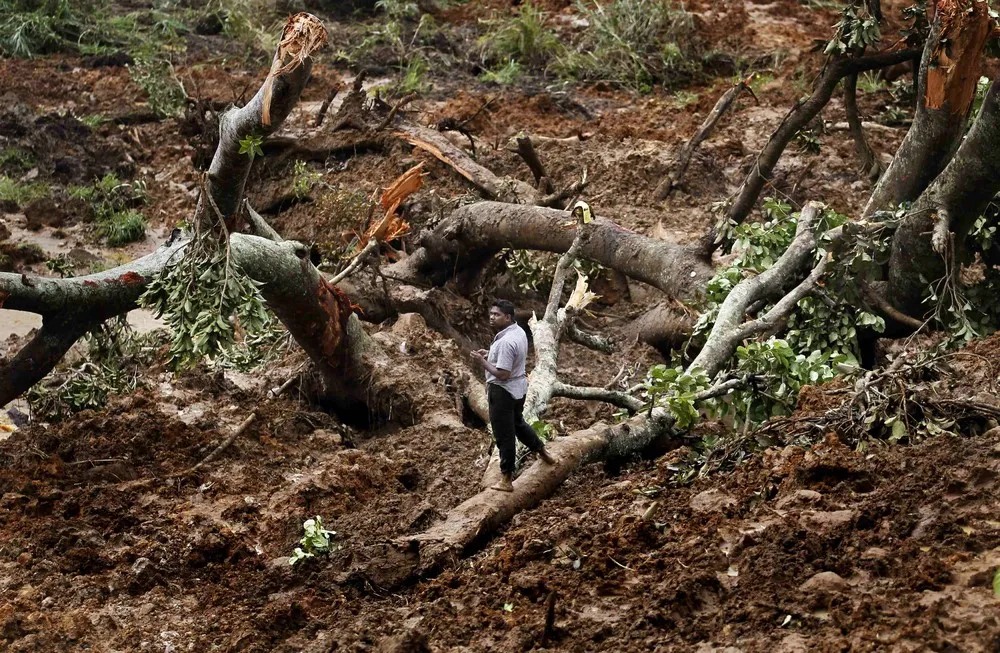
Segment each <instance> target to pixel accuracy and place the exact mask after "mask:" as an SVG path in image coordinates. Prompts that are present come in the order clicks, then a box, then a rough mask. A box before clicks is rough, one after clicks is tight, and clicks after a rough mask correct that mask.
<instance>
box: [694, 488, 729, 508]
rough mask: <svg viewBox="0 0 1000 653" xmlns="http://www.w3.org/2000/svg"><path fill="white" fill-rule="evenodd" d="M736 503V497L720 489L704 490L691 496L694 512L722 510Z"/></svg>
mask: <svg viewBox="0 0 1000 653" xmlns="http://www.w3.org/2000/svg"><path fill="white" fill-rule="evenodd" d="M735 505H736V499H734V498H733V497H731V496H729V495H728V494H726V493H725V492H723V491H721V490H714V489H713V490H705V491H704V492H700V493H698V494H696V495H694V496H693V497H691V510H693V511H695V512H723V511H725V510H727V509H728V508H732V507H733V506H735Z"/></svg>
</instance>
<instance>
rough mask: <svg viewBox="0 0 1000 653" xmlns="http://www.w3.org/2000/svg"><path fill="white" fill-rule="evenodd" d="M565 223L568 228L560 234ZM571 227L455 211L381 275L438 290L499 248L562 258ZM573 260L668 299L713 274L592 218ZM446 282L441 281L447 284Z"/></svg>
mask: <svg viewBox="0 0 1000 653" xmlns="http://www.w3.org/2000/svg"><path fill="white" fill-rule="evenodd" d="M567 223H571V224H570V226H569V227H567ZM572 223H573V219H572V218H571V217H570V214H569V213H567V212H564V211H558V210H556V209H547V208H542V207H535V206H525V205H518V204H504V203H498V202H479V203H476V204H470V205H467V206H463V207H460V208H458V209H456V210H455V211H453V212H452V213H451V215H450V216H449V217H448V218H447V219H446V220H444V221H442V222H441V223H440V224H439V225H438V226H437V227H436V228H435V229H434V230H433V231H430V232H425V233H424V234H422V236H421V239H420V242H421V245H422V247H421V248H420V249H418V250H417V251H415V252H414V253H413V254H412V255H411V256H410V257H408V258H407V259H404V260H403V261H401V262H400V263H398V264H395V265H393V266H389V268H387V272H391V274H392V275H393V276H395V277H397V278H402V279H409V280H417V279H421V278H425V279H430V280H432V281H434V282H436V283H443V282H444V281H445V280H446V279H447V278H448V276H450V275H452V274H453V273H456V272H460V271H462V270H465V269H466V268H468V267H470V266H471V267H476V266H480V265H482V264H483V262H484V261H486V260H488V258H489V257H490V256H492V255H493V254H495V253H496V252H498V251H500V250H501V249H503V248H505V247H509V248H511V249H536V250H543V251H549V252H565V251H567V250H568V249H569V247H570V245H571V244H572V242H573V236H574V231H573V228H572ZM590 226H591V230H590V234H589V237H588V238H587V240H586V242H584V243H583V244H582V245H581V248H580V252H579V255H580V256H581V257H585V258H588V259H590V260H592V261H596V262H597V263H600V264H601V265H604V266H606V267H610V268H613V269H615V270H618V271H619V272H622V273H623V274H625V275H627V276H629V277H632V278H633V279H635V280H637V281H642V282H645V283H648V284H650V285H652V286H655V287H657V288H659V289H660V290H662V291H663V292H665V293H666V294H667V295H669V296H670V297H674V298H682V299H694V298H697V297H698V296H699V295H700V294H701V293H702V290H703V289H704V287H705V284H707V283H708V281H709V279H711V278H712V276H713V275H714V274H715V270H714V269H713V268H712V266H711V264H710V263H709V262H708V261H707V260H706V259H705V257H704V254H703V251H702V250H701V249H700V248H698V247H695V246H685V245H676V244H673V243H668V242H664V241H661V240H655V239H653V238H648V237H646V236H642V235H640V234H637V233H635V232H633V231H629V230H627V229H624V228H622V227H620V226H618V225H617V224H615V223H614V222H611V221H610V220H607V219H604V218H595V220H594V223H593V224H592V225H590ZM446 275H447V276H446Z"/></svg>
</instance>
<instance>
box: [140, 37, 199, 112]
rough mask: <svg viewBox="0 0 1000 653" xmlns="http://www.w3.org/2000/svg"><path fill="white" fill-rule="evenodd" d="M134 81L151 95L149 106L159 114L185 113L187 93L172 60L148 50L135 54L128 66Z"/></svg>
mask: <svg viewBox="0 0 1000 653" xmlns="http://www.w3.org/2000/svg"><path fill="white" fill-rule="evenodd" d="M128 71H129V74H130V75H131V76H132V81H134V82H135V83H136V84H138V85H139V86H140V87H141V88H142V90H144V91H146V94H147V95H148V96H149V108H150V109H152V110H153V112H154V113H156V115H158V116H162V117H164V118H172V117H173V118H176V117H178V116H180V115H182V114H183V113H184V107H185V106H186V104H187V93H185V92H184V87H183V86H181V83H180V82H179V81H178V80H177V75H176V74H175V73H174V67H173V66H172V65H171V64H170V61H168V60H167V59H165V58H163V57H162V56H161V55H159V54H158V53H156V52H154V51H150V50H148V49H147V50H146V51H144V52H142V53H141V54H137V55H136V56H135V62H134V63H132V64H130V65H129V66H128Z"/></svg>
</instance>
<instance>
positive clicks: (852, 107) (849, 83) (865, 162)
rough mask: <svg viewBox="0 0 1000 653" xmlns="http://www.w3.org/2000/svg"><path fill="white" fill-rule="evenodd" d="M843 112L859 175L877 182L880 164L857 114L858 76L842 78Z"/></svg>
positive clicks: (851, 75) (855, 74)
mask: <svg viewBox="0 0 1000 653" xmlns="http://www.w3.org/2000/svg"><path fill="white" fill-rule="evenodd" d="M844 110H845V111H846V112H847V124H848V126H849V129H850V130H851V137H852V138H853V139H854V149H855V150H856V151H857V153H858V160H859V161H860V163H861V173H862V175H864V177H865V179H867V180H868V181H871V182H875V181H877V180H878V178H879V176H880V175H881V174H882V162H881V161H879V158H878V156H877V155H876V154H875V151H874V150H872V148H871V145H869V144H868V139H867V138H865V130H864V127H863V126H862V124H861V116H860V114H859V113H858V74H857V73H851V74H850V75H848V76H847V77H846V78H844Z"/></svg>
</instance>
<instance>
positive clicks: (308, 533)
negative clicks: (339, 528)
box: [288, 515, 339, 565]
mask: <svg viewBox="0 0 1000 653" xmlns="http://www.w3.org/2000/svg"><path fill="white" fill-rule="evenodd" d="M302 531H303V533H304V534H303V536H302V539H301V540H299V544H300V545H301V546H297V547H295V550H294V551H292V555H291V557H289V559H288V564H290V565H294V564H295V563H297V562H301V561H302V560H305V559H306V558H314V557H316V556H317V555H329V553H330V552H331V551H336V550H337V549H338V548H339V547H334V545H333V544H332V543H331V541H330V538H331V537H332V536H334V535H336V534H337V533H336V532H335V531H328V530H326V529H325V528H323V518H322V517H320V516H319V515H316V517H314V518H313V519H307V520H305V521H304V522H302Z"/></svg>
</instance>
